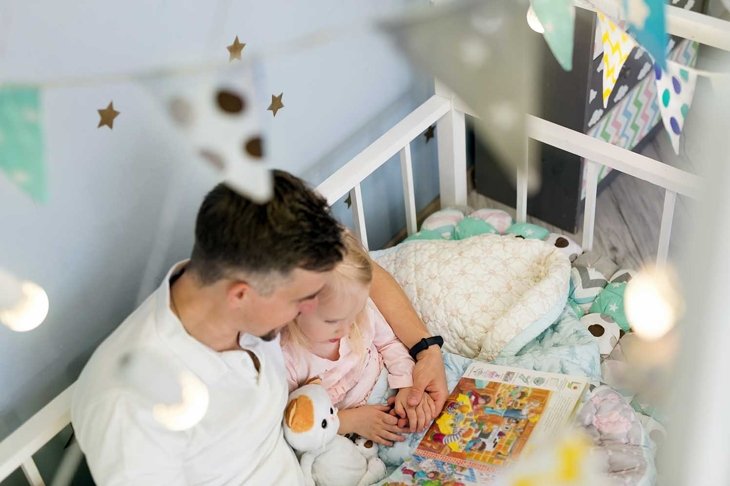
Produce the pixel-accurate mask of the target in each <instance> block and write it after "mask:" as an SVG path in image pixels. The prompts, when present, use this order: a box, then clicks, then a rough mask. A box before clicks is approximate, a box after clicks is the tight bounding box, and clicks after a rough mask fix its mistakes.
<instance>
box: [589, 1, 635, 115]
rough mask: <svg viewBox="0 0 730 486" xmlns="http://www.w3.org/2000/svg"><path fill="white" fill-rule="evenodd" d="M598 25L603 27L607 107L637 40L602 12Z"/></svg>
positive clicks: (604, 87)
mask: <svg viewBox="0 0 730 486" xmlns="http://www.w3.org/2000/svg"><path fill="white" fill-rule="evenodd" d="M598 26H599V27H600V28H601V42H602V43H603V107H604V108H605V107H606V106H607V105H608V98H609V97H610V96H611V92H612V91H613V87H614V86H616V80H617V79H618V74H619V73H620V72H621V68H622V67H623V65H624V62H625V61H626V58H627V57H629V53H630V52H631V50H632V49H633V48H634V47H635V46H636V42H635V41H634V39H632V38H631V37H630V36H629V34H627V33H626V32H624V31H623V30H621V28H620V27H619V26H618V25H616V24H614V23H613V22H612V21H611V20H610V19H609V18H608V17H606V16H605V15H604V14H602V13H601V12H598Z"/></svg>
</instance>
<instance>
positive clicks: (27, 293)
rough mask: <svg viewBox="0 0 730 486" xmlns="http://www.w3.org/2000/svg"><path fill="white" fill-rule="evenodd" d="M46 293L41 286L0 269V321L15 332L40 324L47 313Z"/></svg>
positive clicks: (24, 330) (30, 328)
mask: <svg viewBox="0 0 730 486" xmlns="http://www.w3.org/2000/svg"><path fill="white" fill-rule="evenodd" d="M48 308H49V302H48V295H47V294H46V292H45V290H43V288H42V287H41V286H40V285H38V284H36V283H34V282H30V281H27V280H25V281H24V280H20V279H18V278H16V277H15V276H13V275H12V274H10V273H8V272H6V271H4V270H0V322H2V323H3V324H4V325H5V326H7V327H8V328H10V329H12V330H13V331H16V332H26V331H30V330H33V329H35V328H36V327H38V326H40V325H41V323H43V321H44V320H45V319H46V316H47V315H48Z"/></svg>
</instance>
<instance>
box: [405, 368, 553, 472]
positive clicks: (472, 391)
mask: <svg viewBox="0 0 730 486" xmlns="http://www.w3.org/2000/svg"><path fill="white" fill-rule="evenodd" d="M550 394H551V391H550V390H545V389H539V388H529V387H525V386H520V385H514V384H510V383H501V382H498V381H490V382H484V381H482V380H475V379H472V378H462V380H461V381H460V382H459V383H458V384H457V386H456V390H455V391H454V393H452V394H451V396H449V399H448V400H447V402H446V405H445V407H444V410H443V412H442V413H441V415H440V416H439V417H438V418H437V419H436V421H435V422H434V423H433V424H432V425H431V427H430V428H429V430H428V432H427V433H426V435H425V436H424V438H423V440H422V441H421V443H420V444H419V446H418V449H417V450H416V454H417V455H420V456H423V457H430V458H435V459H443V460H446V461H449V462H453V463H454V464H457V465H461V466H475V467H479V466H481V465H493V466H498V465H501V464H503V463H504V462H505V461H507V460H508V459H510V458H513V457H516V456H517V455H519V453H520V452H521V451H522V449H523V448H524V446H525V444H526V443H527V441H528V439H529V437H530V434H531V433H532V431H533V430H534V428H535V426H536V425H537V423H538V421H539V420H540V416H541V414H542V413H543V410H544V409H545V407H546V406H547V403H548V400H549V398H550Z"/></svg>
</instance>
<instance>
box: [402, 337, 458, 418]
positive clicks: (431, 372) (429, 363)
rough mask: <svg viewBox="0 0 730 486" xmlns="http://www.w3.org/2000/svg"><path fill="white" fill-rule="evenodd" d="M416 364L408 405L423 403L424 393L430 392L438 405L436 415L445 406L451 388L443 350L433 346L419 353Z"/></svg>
mask: <svg viewBox="0 0 730 486" xmlns="http://www.w3.org/2000/svg"><path fill="white" fill-rule="evenodd" d="M417 358H418V359H417V361H416V366H415V368H413V386H412V387H411V388H410V392H409V394H408V405H410V406H412V407H415V406H416V405H418V404H419V403H421V399H422V397H423V393H424V392H425V393H428V395H429V396H430V397H431V400H433V403H434V405H435V407H436V411H435V413H434V416H436V415H438V414H439V413H441V409H442V408H444V403H446V398H447V397H448V396H449V390H448V388H447V387H446V371H445V370H444V360H443V358H442V357H441V350H440V349H439V347H438V346H431V347H429V348H428V349H424V350H423V351H421V352H420V353H418V356H417Z"/></svg>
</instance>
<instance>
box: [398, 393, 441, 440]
mask: <svg viewBox="0 0 730 486" xmlns="http://www.w3.org/2000/svg"><path fill="white" fill-rule="evenodd" d="M410 394H411V387H407V388H401V389H400V390H398V393H397V394H396V395H395V396H394V397H392V399H391V400H388V403H389V404H392V405H393V412H392V413H395V414H396V415H397V416H398V417H399V418H401V419H404V418H405V419H407V421H406V422H405V423H404V422H402V421H401V420H399V421H398V425H399V426H401V427H408V429H409V430H410V431H411V433H414V432H416V431H419V432H420V431H422V430H424V429H425V428H426V427H427V426H428V425H429V424H430V423H431V420H433V419H434V417H436V414H435V411H436V405H435V404H434V403H433V400H432V399H431V397H430V396H429V395H428V394H423V393H422V394H421V397H422V399H421V402H420V403H419V404H418V405H416V406H411V405H409V404H408V398H409V397H410Z"/></svg>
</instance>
